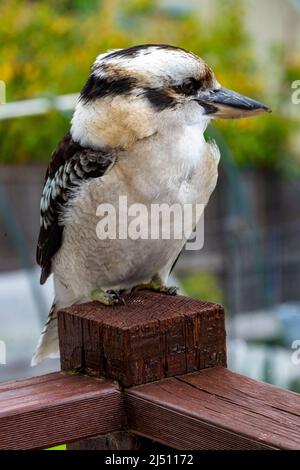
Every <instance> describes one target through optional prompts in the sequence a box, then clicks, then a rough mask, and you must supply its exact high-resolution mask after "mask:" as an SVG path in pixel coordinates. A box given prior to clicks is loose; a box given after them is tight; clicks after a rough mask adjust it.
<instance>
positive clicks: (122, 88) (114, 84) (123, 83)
mask: <svg viewBox="0 0 300 470" xmlns="http://www.w3.org/2000/svg"><path fill="white" fill-rule="evenodd" d="M136 84H137V79H136V78H133V77H121V78H117V79H108V78H99V77H96V76H95V75H93V74H92V75H90V77H89V78H88V81H87V82H86V84H85V86H84V87H83V89H82V91H81V94H80V97H81V99H82V100H83V101H84V102H86V103H87V102H89V101H92V100H94V99H97V98H102V97H103V96H108V95H111V96H115V95H124V94H127V93H129V92H130V91H131V90H132V89H133V88H134V87H135V86H136Z"/></svg>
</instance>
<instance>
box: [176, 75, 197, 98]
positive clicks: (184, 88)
mask: <svg viewBox="0 0 300 470" xmlns="http://www.w3.org/2000/svg"><path fill="white" fill-rule="evenodd" d="M197 88H198V87H197V82H196V80H195V79H194V78H187V79H186V80H184V82H183V83H182V85H181V86H180V90H181V92H182V93H184V94H185V95H193V94H194V93H196V91H197Z"/></svg>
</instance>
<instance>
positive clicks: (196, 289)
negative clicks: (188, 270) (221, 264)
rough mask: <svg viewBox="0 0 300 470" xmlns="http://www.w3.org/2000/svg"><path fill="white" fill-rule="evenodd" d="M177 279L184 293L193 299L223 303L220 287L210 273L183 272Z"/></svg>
mask: <svg viewBox="0 0 300 470" xmlns="http://www.w3.org/2000/svg"><path fill="white" fill-rule="evenodd" d="M179 281H180V285H181V287H182V289H183V291H184V293H185V294H186V295H188V296H189V297H192V298H193V299H200V300H207V301H209V302H218V303H220V304H223V303H224V296H223V293H222V289H221V288H220V287H219V286H218V281H217V278H216V276H215V275H214V274H212V273H208V272H207V273H195V274H185V275H184V276H181V277H180V278H179Z"/></svg>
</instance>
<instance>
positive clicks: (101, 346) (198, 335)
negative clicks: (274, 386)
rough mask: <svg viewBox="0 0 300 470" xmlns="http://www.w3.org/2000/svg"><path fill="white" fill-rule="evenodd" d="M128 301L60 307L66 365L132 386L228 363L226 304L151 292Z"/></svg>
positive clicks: (60, 331) (60, 333)
mask: <svg viewBox="0 0 300 470" xmlns="http://www.w3.org/2000/svg"><path fill="white" fill-rule="evenodd" d="M124 299H125V301H126V305H125V306H122V305H118V306H114V307H106V306H103V305H101V304H99V303H97V302H91V303H88V304H83V305H76V306H73V307H69V308H66V309H63V310H62V311H61V312H59V317H58V325H59V338H60V350H61V367H62V369H63V370H65V369H79V370H81V371H83V372H86V373H92V374H96V375H101V376H104V377H106V378H111V379H113V380H117V381H118V382H119V383H120V384H121V385H122V386H125V387H128V386H131V385H138V384H142V383H146V382H153V381H155V380H160V379H162V378H165V377H171V376H175V375H181V374H186V373H188V372H194V371H197V370H200V369H204V368H208V367H214V366H226V333H225V326H224V310H223V307H222V306H221V305H218V304H213V303H208V302H202V301H198V300H192V299H190V298H186V297H182V296H175V297H172V296H167V295H163V294H158V293H154V292H150V291H142V292H140V293H136V294H128V295H126V296H124Z"/></svg>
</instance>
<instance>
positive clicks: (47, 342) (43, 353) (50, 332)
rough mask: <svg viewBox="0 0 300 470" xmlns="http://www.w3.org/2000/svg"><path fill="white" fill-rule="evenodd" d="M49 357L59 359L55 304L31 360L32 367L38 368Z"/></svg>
mask: <svg viewBox="0 0 300 470" xmlns="http://www.w3.org/2000/svg"><path fill="white" fill-rule="evenodd" d="M47 357H50V358H57V357H59V344H58V330H57V309H56V305H55V303H54V304H53V305H52V307H51V310H50V312H49V316H48V320H47V323H46V324H45V326H44V329H43V331H42V333H41V336H40V337H39V340H38V344H37V347H36V350H35V353H34V355H33V357H32V359H31V366H36V365H37V364H39V363H40V362H41V361H43V360H44V359H46V358H47Z"/></svg>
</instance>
